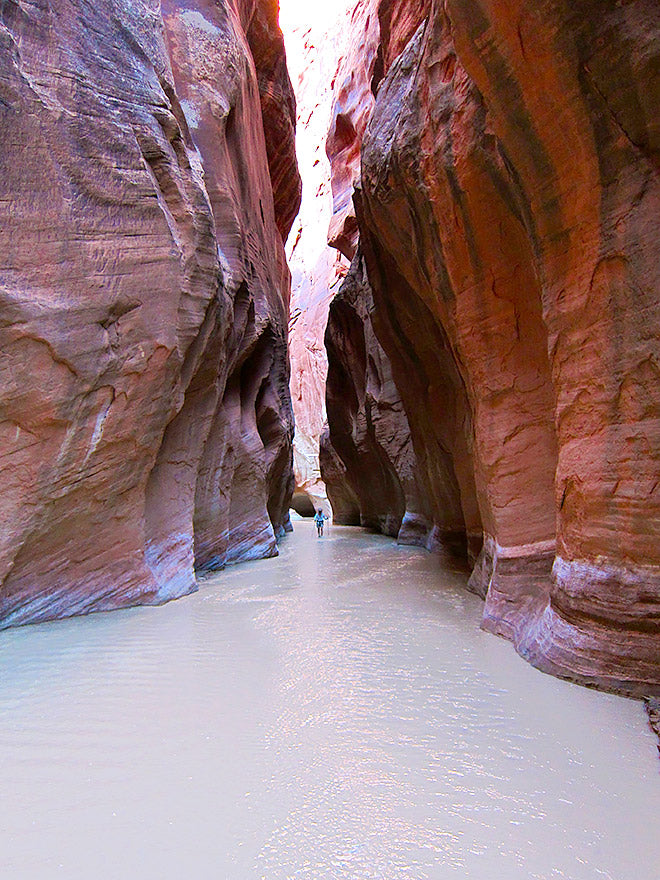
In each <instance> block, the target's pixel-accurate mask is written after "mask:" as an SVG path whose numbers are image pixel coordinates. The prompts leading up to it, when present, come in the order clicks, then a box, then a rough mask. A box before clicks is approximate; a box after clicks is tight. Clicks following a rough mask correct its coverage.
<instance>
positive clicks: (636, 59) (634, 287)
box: [329, 0, 660, 693]
mask: <svg viewBox="0 0 660 880" xmlns="http://www.w3.org/2000/svg"><path fill="white" fill-rule="evenodd" d="M415 11H416V14H417V18H416V17H415ZM379 16H380V47H379V52H378V59H377V63H376V66H375V73H374V76H373V78H372V84H373V86H374V91H376V93H377V97H376V100H375V106H374V109H373V112H372V114H371V119H370V122H369V126H368V128H367V130H366V132H365V135H364V138H363V143H362V159H361V171H360V192H359V194H358V198H357V199H356V203H357V222H358V226H359V234H360V245H361V250H362V253H363V254H364V258H365V261H366V266H367V271H368V278H369V286H370V289H371V295H372V297H373V302H374V310H373V313H372V316H371V318H372V324H373V328H374V330H375V332H376V335H377V337H378V341H379V343H380V344H381V345H382V348H383V349H384V351H385V352H386V354H387V356H388V357H389V359H390V362H391V367H392V375H393V378H394V381H395V384H396V386H397V389H398V392H399V394H400V397H401V400H402V402H403V406H404V409H405V411H406V413H407V415H408V422H409V424H410V429H411V435H412V442H413V446H414V448H415V450H416V453H417V457H418V459H419V461H420V462H423V463H425V465H426V466H427V467H428V469H429V471H430V472H431V471H432V470H433V465H434V464H435V465H437V473H439V474H441V476H440V482H442V481H443V480H446V481H447V483H446V485H447V486H448V487H450V488H449V490H447V489H446V490H445V491H447V492H448V495H449V497H450V498H452V499H454V505H455V507H454V509H455V510H457V512H460V514H461V515H462V524H461V528H462V529H463V531H464V534H465V535H466V538H467V539H468V540H467V543H468V544H469V545H470V546H474V547H475V548H476V545H477V537H476V535H475V532H477V531H482V532H483V539H484V544H483V550H482V552H481V554H480V556H479V559H478V561H477V564H476V566H475V569H474V572H473V575H472V578H471V585H472V588H473V589H474V590H475V591H477V592H479V593H481V594H482V595H483V596H484V597H485V600H486V605H485V613H484V626H485V627H486V628H488V629H490V630H492V631H494V632H497V633H500V634H502V635H505V636H507V637H508V638H511V639H512V640H513V641H514V643H515V644H516V647H517V649H518V650H519V652H520V653H521V654H522V655H523V656H524V657H526V658H527V659H528V660H530V661H531V662H532V663H534V664H535V665H537V666H539V667H541V668H542V669H545V670H547V671H551V672H554V673H555V674H558V675H562V676H566V677H569V678H575V679H578V680H580V681H583V682H586V683H593V684H596V685H598V686H600V687H605V688H613V689H618V690H624V691H628V692H631V693H643V692H645V691H653V690H659V689H660V550H659V548H660V543H659V541H658V537H659V534H658V533H659V531H660V483H659V482H658V475H659V474H660V382H659V381H658V363H657V358H658V350H659V347H658V341H659V336H660V333H659V328H660V309H659V300H660V297H659V294H658V291H659V289H660V259H659V254H658V238H657V217H658V208H659V207H660V198H659V196H660V181H659V172H658V168H659V164H658V157H659V155H660V152H659V150H660V134H659V130H658V127H657V119H656V116H657V114H654V113H653V112H652V111H651V109H650V108H651V106H652V104H653V102H655V103H656V104H657V101H658V80H657V69H658V59H659V57H660V21H659V20H658V16H657V8H656V6H655V4H654V3H651V2H647V3H645V2H641V3H637V4H613V3H612V4H606V5H605V6H603V4H602V3H596V2H586V0H585V2H584V3H580V4H579V6H578V8H576V6H575V4H574V3H569V2H558V0H553V2H542V3H538V2H535V3H532V2H531V0H530V2H517V3H514V4H508V5H506V6H502V4H501V3H495V2H494V0H492V2H489V0H445V2H439V0H438V2H433V3H427V4H422V3H420V4H408V3H402V2H398V3H397V2H382V3H381V4H380V7H379ZM370 63H371V62H370V61H368V60H367V61H366V62H365V65H367V64H370ZM380 77H382V79H381V80H380V81H379V78H380ZM331 138H332V132H331ZM329 143H331V140H330V141H329ZM342 161H343V160H340V164H341V162H342ZM356 372H358V373H359V367H357V368H356ZM448 427H449V429H448ZM332 429H333V425H332V423H331V426H330V430H331V433H332ZM344 465H346V462H344ZM452 472H453V473H452ZM437 491H438V489H437V488H436V487H435V486H431V495H432V497H437ZM456 499H458V502H459V504H458V507H456Z"/></svg>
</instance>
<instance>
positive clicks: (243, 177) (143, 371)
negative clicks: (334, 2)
mask: <svg viewBox="0 0 660 880" xmlns="http://www.w3.org/2000/svg"><path fill="white" fill-rule="evenodd" d="M275 14H276V4H275V3H274V2H266V0H264V2H261V3H256V2H252V3H247V2H245V3H241V4H239V5H236V6H233V5H231V4H230V3H228V2H227V3H218V4H214V5H213V6H212V7H211V6H210V5H209V4H207V3H205V2H203V0H199V2H198V3H195V2H187V3H185V4H183V3H178V2H175V0H166V2H163V4H162V17H161V14H160V13H157V12H155V11H154V10H153V6H152V4H147V3H142V2H140V0H138V2H132V3H130V4H129V3H124V4H122V3H120V4H114V5H113V11H112V14H111V12H110V10H109V9H106V8H105V7H104V5H103V4H100V5H97V6H93V5H90V4H80V3H77V2H66V3H63V4H56V5H53V4H37V5H36V6H34V5H33V6H32V7H30V13H29V15H28V14H27V13H26V12H25V11H24V9H23V7H22V6H19V5H17V4H15V3H11V4H9V5H8V4H5V5H4V6H3V9H2V12H0V41H1V42H2V46H3V51H2V53H0V115H1V116H2V125H1V126H0V142H1V143H0V166H1V168H0V189H1V196H0V206H1V207H0V212H1V215H2V221H1V222H0V254H1V257H0V260H1V262H0V302H1V305H0V308H1V310H2V318H3V321H2V329H1V331H0V332H1V333H2V356H1V358H0V362H1V366H0V370H1V371H2V377H1V378H0V399H1V402H2V422H1V423H0V432H1V433H2V438H3V440H2V444H1V446H0V450H1V451H0V468H1V469H2V474H3V480H4V485H5V490H4V491H3V495H2V500H1V501H0V505H1V509H2V522H3V529H2V533H1V535H0V538H1V542H0V583H1V587H0V621H1V624H2V625H4V626H7V625H10V624H17V623H27V622H32V621H38V620H44V619H48V618H52V617H58V616H66V615H71V614H76V613H84V612H87V611H92V610H103V609H109V608H116V607H119V606H123V605H129V604H135V603H157V602H162V601H165V600H167V599H171V598H174V597H176V596H180V595H183V594H184V593H187V592H189V591H191V590H193V589H195V578H194V564H195V562H197V564H200V565H213V566H216V565H220V564H224V563H225V562H227V561H233V560H236V559H239V558H248V557H251V556H254V555H264V554H269V553H274V552H276V551H275V537H276V533H280V532H281V531H282V530H283V528H284V526H285V524H286V523H287V522H288V514H287V509H288V497H289V495H290V492H291V490H292V476H291V469H290V458H291V438H292V417H291V408H290V400H289V392H288V367H287V359H286V323H287V301H288V290H289V287H288V284H289V276H288V270H287V267H286V263H285V259H284V251H283V244H282V236H283V234H284V233H285V232H286V226H287V223H288V222H289V219H288V218H290V217H291V216H292V215H293V214H295V210H296V208H297V205H296V193H297V192H298V186H299V183H298V178H297V173H296V170H295V166H294V165H292V164H290V165H289V170H288V174H285V173H283V172H282V169H281V164H282V163H281V162H279V163H278V150H279V151H285V152H286V150H288V155H289V156H291V155H292V144H291V140H292V138H291V136H292V119H291V112H290V111H291V107H292V106H293V102H292V99H291V93H290V90H288V86H287V81H286V77H285V74H284V72H283V60H282V59H283V55H282V42H281V36H280V35H279V32H278V31H277V29H276V28H275V27H274V24H273V23H274V21H275V18H274V16H275ZM262 18H263V19H264V20H265V21H267V22H270V23H271V26H270V27H266V26H261V25H260V26H259V27H257V26H256V24H255V22H257V21H261V19H262ZM246 34H247V37H246ZM250 46H252V47H253V49H252V51H251V49H250ZM278 58H279V61H278ZM255 59H256V60H257V63H261V67H260V68H259V70H258V69H257V68H256V67H255ZM259 59H267V62H268V63H265V61H263V60H262V62H259ZM270 82H272V83H277V84H278V85H279V87H280V88H281V89H282V93H283V94H285V93H286V94H287V95H288V98H287V101H288V104H287V102H285V105H284V109H283V110H281V111H280V116H279V117H278V116H277V114H275V117H276V118H277V119H279V124H275V123H274V122H273V114H270V115H269V113H266V114H265V118H266V126H265V127H264V122H263V118H264V117H262V109H261V104H262V102H264V103H266V99H265V96H264V94H263V93H264V92H265V91H267V90H266V89H265V88H264V84H265V83H270ZM260 85H261V92H262V95H261V97H260V89H259V86H260ZM287 107H288V109H287ZM287 113H288V124H287V121H286V120H287ZM276 128H277V132H276V131H275V129H276ZM284 130H286V131H288V136H287V137H288V147H287V146H286V145H285V144H284V143H283V142H281V141H278V146H277V150H273V149H271V150H270V151H269V150H268V149H267V141H268V140H270V139H272V138H273V137H275V136H276V135H277V137H278V138H279V137H280V132H281V131H284ZM269 158H270V167H271V170H272V171H273V174H274V182H271V177H270V175H269V164H268V159H269ZM273 188H275V192H276V198H275V200H274V198H273ZM276 207H277V213H276ZM278 226H279V228H278ZM193 521H194V529H193Z"/></svg>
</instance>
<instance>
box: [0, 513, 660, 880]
mask: <svg viewBox="0 0 660 880" xmlns="http://www.w3.org/2000/svg"><path fill="white" fill-rule="evenodd" d="M479 613H480V602H479V600H478V599H476V598H475V597H473V596H471V595H469V594H468V593H466V592H464V590H463V589H462V586H461V578H460V577H459V576H457V575H451V574H446V573H444V574H443V573H442V572H440V571H439V570H438V568H437V562H436V560H435V559H434V558H433V557H431V556H429V555H427V554H426V553H424V552H423V551H420V550H416V549H412V548H400V547H397V546H396V545H395V544H394V543H392V542H390V541H388V540H387V539H384V538H380V537H377V536H369V535H365V534H364V533H362V532H360V531H358V530H352V529H339V528H333V529H331V530H330V533H329V535H328V536H327V537H326V538H324V539H322V540H318V539H317V538H316V537H315V535H314V534H313V527H312V526H311V525H310V524H308V523H299V524H298V527H297V533H296V534H295V535H294V536H292V537H290V538H289V539H287V541H286V542H285V544H284V547H283V554H282V556H281V557H280V558H279V559H278V560H274V561H273V560H269V561H264V562H259V563H252V564H248V565H244V566H241V567H239V568H234V569H230V570H228V571H226V572H223V573H221V574H219V575H217V576H215V577H213V578H212V579H210V580H207V581H205V582H204V583H203V584H202V586H201V590H200V592H199V593H198V594H197V595H195V596H193V597H190V598H188V599H184V600H181V601H180V602H176V603H173V604H171V605H168V606H166V607H165V608H159V609H153V608H149V609H135V610H131V611H128V612H119V613H115V614H110V615H95V616H92V617H90V618H87V619H83V620H80V619H79V620H73V621H65V622H60V623H55V624H48V625H42V626H39V627H27V628H24V629H21V630H13V631H8V632H5V633H3V634H2V635H1V637H0V670H1V674H2V678H1V681H0V772H1V774H2V776H1V778H2V795H1V796H0V876H1V877H2V878H8V880H9V878H11V880H13V878H21V880H22V878H51V877H58V878H59V877H62V878H66V880H78V878H81V880H82V878H84V880H90V878H94V880H99V878H101V880H105V878H108V880H133V878H136V880H137V878H140V880H152V878H153V880H170V878H171V880H187V878H195V880H207V878H208V880H253V878H254V880H261V878H264V880H289V878H296V880H343V878H351V880H421V878H428V880H445V878H447V880H451V878H470V880H500V878H501V880H518V878H520V880H557V878H566V880H658V878H660V834H658V825H657V819H658V816H660V768H659V767H658V763H657V753H656V749H655V744H654V740H653V737H652V735H651V733H650V731H649V730H648V729H647V727H646V723H645V718H644V713H643V710H642V708H641V706H640V704H638V703H635V702H630V701H626V700H623V699H619V698H616V697H613V696H610V695H606V694H599V693H596V692H593V691H589V690H586V689H583V688H579V687H577V686H573V685H569V684H566V683H563V682H560V681H557V680H555V679H553V678H550V677H549V676H544V675H542V674H540V673H538V672H536V671H535V670H533V669H531V668H530V667H529V666H527V664H525V663H524V662H523V661H522V660H520V659H519V658H518V657H516V655H515V653H514V651H513V650H512V648H511V647H510V646H509V645H508V644H507V643H505V642H503V641H501V640H499V639H496V638H494V637H493V636H490V635H486V634H484V633H482V632H480V631H479V629H478V621H479Z"/></svg>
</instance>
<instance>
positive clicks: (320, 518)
mask: <svg viewBox="0 0 660 880" xmlns="http://www.w3.org/2000/svg"><path fill="white" fill-rule="evenodd" d="M326 519H329V517H327V516H326V515H325V514H324V513H323V511H322V510H321V508H320V507H319V509H318V510H317V511H316V513H315V515H314V522H315V523H316V531H317V533H318V537H319V538H321V537H323V525H324V523H325V521H326Z"/></svg>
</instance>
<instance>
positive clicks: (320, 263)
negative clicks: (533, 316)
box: [280, 0, 353, 516]
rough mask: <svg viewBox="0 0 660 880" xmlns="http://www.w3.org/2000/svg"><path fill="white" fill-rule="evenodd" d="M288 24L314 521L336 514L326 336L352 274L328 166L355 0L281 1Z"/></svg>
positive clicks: (302, 442)
mask: <svg viewBox="0 0 660 880" xmlns="http://www.w3.org/2000/svg"><path fill="white" fill-rule="evenodd" d="M280 5H281V18H282V26H283V28H284V31H285V39H286V43H287V50H288V61H289V68H290V71H291V77H292V80H293V83H294V87H295V91H296V101H297V110H298V122H297V133H296V150H297V154H298V163H299V166H300V171H301V175H302V177H303V180H304V191H303V199H302V204H301V207H300V213H299V215H298V218H297V220H296V221H295V224H294V227H293V230H292V232H291V235H290V237H289V241H288V243H287V257H288V262H289V266H290V267H291V276H292V278H291V317H290V322H289V351H290V357H291V396H292V400H293V410H294V415H295V421H296V432H295V436H294V447H293V454H294V474H295V478H296V492H295V494H294V498H293V506H294V508H295V509H296V510H297V511H298V512H299V513H301V514H303V515H310V516H311V515H312V513H313V511H314V508H318V507H322V508H323V509H324V510H325V511H326V513H328V514H329V513H330V512H331V511H330V506H329V503H328V498H327V495H326V487H325V485H324V483H323V480H322V478H321V471H320V466H319V441H320V437H321V434H322V433H323V430H324V427H325V422H326V413H325V380H326V374H327V370H328V361H327V355H326V351H325V347H324V345H323V336H324V333H325V327H326V323H327V320H328V307H329V305H330V300H331V299H332V297H333V296H334V294H335V293H336V292H337V290H338V289H339V284H340V283H341V280H342V279H343V277H344V275H345V274H346V271H347V269H348V261H347V260H346V259H345V258H344V257H343V256H341V255H340V254H338V253H337V251H335V250H332V249H331V248H329V247H328V244H327V234H328V224H329V222H330V219H331V216H332V196H331V186H330V164H329V162H328V158H327V156H326V154H325V150H324V143H325V138H326V134H327V131H328V125H329V120H330V116H331V112H332V101H333V91H332V82H333V81H335V80H336V77H337V67H338V64H339V60H340V58H341V57H342V56H343V54H344V48H343V47H344V46H345V45H346V42H347V40H349V39H350V35H351V34H352V33H353V31H352V29H351V15H352V5H353V0H328V2H327V3H325V4H324V6H323V9H322V10H320V9H319V7H318V5H316V4H313V3H312V4H307V6H301V4H300V3H299V2H297V0H282V2H281V4H280Z"/></svg>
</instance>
